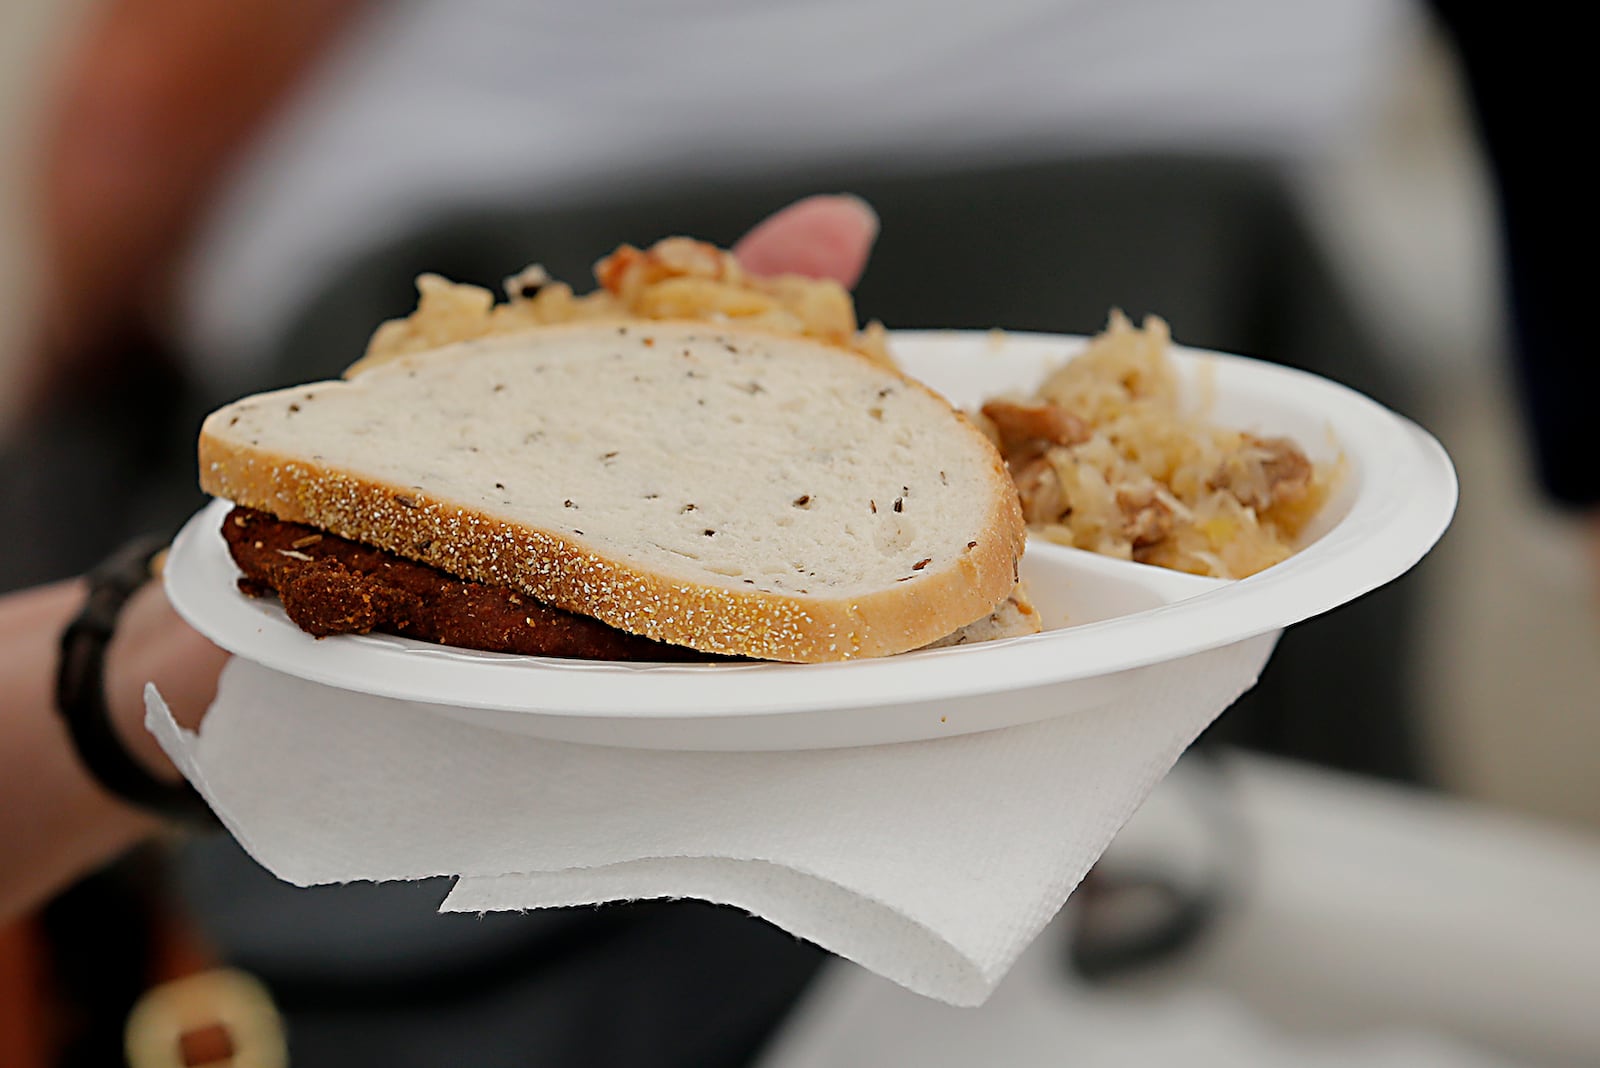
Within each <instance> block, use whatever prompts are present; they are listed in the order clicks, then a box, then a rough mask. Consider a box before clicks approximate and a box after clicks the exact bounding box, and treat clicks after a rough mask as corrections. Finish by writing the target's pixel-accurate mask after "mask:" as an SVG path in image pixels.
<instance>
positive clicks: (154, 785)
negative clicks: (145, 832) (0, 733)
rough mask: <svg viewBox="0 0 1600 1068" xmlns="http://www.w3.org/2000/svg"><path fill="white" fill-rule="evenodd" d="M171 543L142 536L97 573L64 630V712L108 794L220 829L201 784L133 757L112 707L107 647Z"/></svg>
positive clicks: (59, 689) (60, 678)
mask: <svg viewBox="0 0 1600 1068" xmlns="http://www.w3.org/2000/svg"><path fill="white" fill-rule="evenodd" d="M165 545H166V541H165V540H164V539H161V538H156V537H143V538H137V539H135V540H134V541H132V542H129V543H128V544H127V545H125V546H123V547H122V548H121V549H118V550H117V551H116V552H115V553H113V554H112V555H111V556H110V557H108V558H107V559H106V561H105V562H104V563H102V564H100V565H99V566H98V567H96V568H95V569H94V570H93V571H91V572H89V576H88V580H89V596H88V599H87V600H86V601H85V602H84V605H83V608H82V610H80V611H79V613H78V615H77V617H76V618H75V619H73V621H72V622H71V623H70V624H68V625H67V629H66V630H65V631H64V632H63V633H62V635H61V663H60V669H59V671H58V673H57V675H56V709H57V711H59V712H60V713H61V718H62V719H63V720H64V721H65V722H66V725H67V730H68V732H69V733H70V734H71V736H72V744H73V747H74V748H75V749H76V750H77V752H78V759H79V760H80V761H81V762H82V763H83V766H84V767H85V768H86V769H87V770H88V772H89V774H90V775H91V776H92V777H93V778H94V780H95V781H96V782H98V783H99V784H100V786H101V787H102V788H104V789H105V790H106V791H107V792H109V793H111V794H114V795H115V796H117V797H119V798H121V799H122V800H124V801H127V802H129V803H131V804H133V805H136V806H138V807H139V808H143V809H147V810H149V811H151V812H154V813H156V814H158V815H161V816H164V817H166V818H167V819H170V820H174V821H177V822H180V823H187V824H190V825H198V826H205V827H216V826H217V818H216V815H215V814H214V813H213V812H212V811H211V808H210V806H208V805H207V804H206V802H205V799H204V798H203V797H201V796H200V795H199V793H197V792H196V791H195V789H194V787H193V786H190V785H189V784H188V783H187V782H182V781H179V782H175V783H174V782H165V781H163V780H161V779H158V778H156V777H155V776H154V775H152V774H151V773H150V771H149V770H148V769H146V768H145V766H144V765H143V764H140V763H139V762H138V761H137V760H135V759H134V758H133V756H132V754H130V753H129V752H128V750H127V749H126V748H125V747H124V746H123V744H122V741H121V739H119V738H118V737H117V733H116V729H115V727H113V726H112V723H111V710H110V709H109V708H108V707H107V706H106V697H105V657H106V647H107V646H109V645H110V644H111V636H112V634H113V633H115V631H116V627H117V617H118V616H119V615H120V614H121V613H122V607H123V605H125V604H127V603H128V598H130V597H132V596H133V595H134V594H135V593H136V592H138V590H139V588H140V587H142V586H143V585H144V584H145V583H146V582H148V581H150V577H151V575H150V562H151V561H152V560H154V559H155V557H156V554H158V553H159V552H160V551H161V550H162V548H164V547H165Z"/></svg>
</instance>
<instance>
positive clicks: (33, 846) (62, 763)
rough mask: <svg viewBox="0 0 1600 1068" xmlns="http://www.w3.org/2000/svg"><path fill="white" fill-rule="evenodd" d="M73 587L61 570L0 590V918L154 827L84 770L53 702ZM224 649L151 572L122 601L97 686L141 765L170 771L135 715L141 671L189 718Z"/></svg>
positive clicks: (79, 594)
mask: <svg viewBox="0 0 1600 1068" xmlns="http://www.w3.org/2000/svg"><path fill="white" fill-rule="evenodd" d="M84 593H85V586H84V584H83V582H81V581H72V582H63V583H58V584H56V585H53V586H44V587H41V588H39V589H34V590H27V591H24V592H21V593H14V594H10V595H7V596H5V597H0V693H3V694H4V695H5V698H4V703H3V706H0V707H3V708H4V710H5V712H4V715H3V716H0V820H3V825H0V922H4V920H5V919H6V918H8V917H11V916H15V915H16V914H17V913H19V912H21V911H22V910H23V909H25V908H27V907H28V906H29V905H31V904H35V903H37V902H38V901H40V900H42V899H43V898H45V897H46V896H48V895H49V894H50V893H51V892H53V891H55V890H56V889H59V888H60V887H62V886H64V885H66V884H67V883H68V882H70V881H71V880H72V879H73V878H75V877H77V876H79V875H81V874H83V873H84V872H86V871H89V870H90V869H92V868H93V867H95V866H96V865H98V864H100V863H103V862H105V861H106V860H109V859H110V858H111V857H113V856H115V855H116V854H117V853H118V852H120V851H122V850H123V849H125V848H127V847H128V846H129V845H131V844H133V843H134V842H135V841H137V840H138V839H139V838H141V837H142V836H144V835H146V834H149V833H150V832H151V831H153V830H154V829H155V828H156V826H157V823H156V821H155V820H154V819H153V818H152V817H150V816H147V815H145V814H143V813H140V812H138V811H136V810H134V809H132V808H130V807H129V806H128V805H126V804H124V803H122V802H121V801H118V800H117V799H115V798H114V797H112V796H111V795H110V794H108V793H106V792H105V791H104V790H102V789H101V788H100V787H99V786H98V785H97V784H96V783H95V782H94V780H93V779H91V778H90V777H89V775H88V773H87V772H86V771H85V770H84V769H83V766H82V765H81V764H80V763H79V762H78V757H77V754H76V752H75V751H74V750H73V747H72V743H71V740H70V739H69V737H68V735H67V731H66V728H65V726H64V725H63V724H62V721H61V718H60V716H59V715H58V714H57V712H56V708H55V674H56V665H57V662H58V657H59V644H60V640H61V633H62V631H63V630H64V629H65V628H66V626H67V624H68V622H70V621H71V619H72V617H73V616H74V615H76V614H77V612H78V609H79V608H80V607H81V605H82V603H83V600H84ZM225 659H226V654H224V653H223V652H222V651H221V650H220V649H217V648H216V647H215V646H213V645H211V644H210V643H209V642H207V641H206V640H205V639H204V638H202V637H200V635H199V634H197V633H195V632H194V631H193V630H191V629H190V628H189V627H188V626H187V625H185V624H184V623H183V622H182V620H180V619H179V618H178V617H177V615H176V613H174V612H173V611H172V608H171V607H170V606H169V605H168V604H167V601H166V598H165V596H164V595H163V593H162V591H161V588H160V584H159V583H156V582H152V583H149V584H148V585H147V586H146V587H145V588H144V589H142V590H140V591H139V593H137V594H136V595H135V596H134V598H133V599H132V600H131V601H130V602H129V603H128V605H127V606H126V608H124V610H123V614H122V617H121V619H120V621H119V624H118V627H117V635H116V637H115V638H114V639H113V641H112V643H111V647H110V649H109V650H108V651H107V658H106V696H107V701H108V704H109V706H110V708H111V711H112V716H113V718H114V720H115V722H116V725H117V728H118V731H119V734H120V736H121V738H122V741H123V742H124V744H125V745H126V746H127V747H128V749H129V750H130V751H131V752H132V753H134V755H135V756H136V757H137V758H138V759H139V760H141V761H142V762H143V763H144V764H146V766H148V767H149V768H150V769H151V770H152V771H154V772H156V773H157V774H159V775H161V776H163V777H167V778H172V779H176V777H177V771H176V770H175V769H174V768H173V767H172V765H171V764H170V763H169V762H168V761H167V759H166V757H165V756H164V755H163V754H162V753H161V751H160V749H159V747H158V746H157V745H156V742H155V739H154V738H152V737H151V736H150V734H149V733H148V732H147V731H145V729H144V726H143V718H144V702H143V697H142V692H143V686H144V682H145V680H146V679H149V680H153V681H154V682H156V684H157V685H158V686H160V687H161V690H162V693H163V694H164V695H166V696H167V697H168V699H169V701H170V702H171V704H172V707H173V710H174V713H175V714H176V715H178V716H179V717H180V719H181V720H182V721H183V722H185V723H188V724H191V725H192V724H195V723H198V722H199V719H200V717H201V715H202V714H203V713H204V711H205V708H206V706H207V705H208V704H209V703H210V699H211V695H212V693H213V692H214V690H215V687H216V680H217V673H218V672H219V671H220V670H221V668H222V663H223V661H224V660H225Z"/></svg>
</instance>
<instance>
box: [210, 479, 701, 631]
mask: <svg viewBox="0 0 1600 1068" xmlns="http://www.w3.org/2000/svg"><path fill="white" fill-rule="evenodd" d="M222 536H223V538H224V539H225V540H226V541H227V543H228V552H229V554H230V555H231V556H232V557H233V562H234V563H235V564H236V565H238V568H239V571H240V573H241V575H242V576H243V577H241V578H240V579H239V587H240V589H242V590H244V591H245V592H246V593H248V594H250V595H251V596H255V597H261V596H265V595H266V594H268V593H272V594H276V595H277V597H278V600H279V601H281V602H282V603H283V610H284V612H285V614H287V615H288V617H289V618H290V619H291V620H293V621H294V623H295V625H296V626H298V627H299V628H300V629H301V630H303V631H305V632H306V633H307V634H312V635H315V636H316V637H319V638H321V637H326V636H327V635H330V634H366V633H369V632H371V631H374V630H376V631H381V632H383V633H385V634H399V635H401V636H403V637H407V638H418V639H420V640H422V641H427V642H436V643H438V644H440V645H455V646H460V647H462V648H465V649H485V650H490V651H493V652H500V653H520V654H523V655H525V656H563V657H575V658H578V659H584V660H654V661H670V660H691V659H702V658H703V657H704V655H705V654H703V653H697V652H695V651H694V650H692V649H686V648H683V647H682V646H676V645H666V644H663V643H661V642H653V641H651V640H650V639H649V638H641V637H639V636H638V635H635V634H629V633H627V632H626V631H621V630H618V629H617V628H615V627H608V626H606V625H605V624H604V623H602V622H600V621H599V620H598V619H593V618H591V617H589V616H581V615H578V614H576V613H573V612H563V611H562V610H561V609H559V608H552V607H550V606H549V605H547V604H543V603H542V602H540V601H537V600H535V599H534V598H532V597H529V596H526V595H524V594H519V593H517V592H516V591H515V590H512V589H510V588H508V587H505V586H493V585H488V584H485V583H482V582H468V581H465V580H463V579H459V578H456V577H455V576H453V575H450V574H447V573H446V572H443V571H440V570H439V569H438V568H434V567H429V566H427V565H426V564H419V563H416V562H415V561H412V560H407V559H406V558H405V557H403V556H396V555H395V554H394V553H387V552H384V551H383V550H381V549H374V548H372V547H371V546H369V545H361V544H359V543H357V542H353V541H350V540H349V539H347V538H341V537H339V536H338V535H336V534H329V533H327V532H325V531H321V530H318V529H317V528H316V527H311V526H307V525H305V524H304V523H286V522H284V521H283V520H281V519H278V518H276V517H274V516H272V515H269V514H267V513H266V512H258V511H256V510H255V509H253V508H235V509H233V511H231V512H229V513H228V515H227V517H226V519H224V520H223V524H222Z"/></svg>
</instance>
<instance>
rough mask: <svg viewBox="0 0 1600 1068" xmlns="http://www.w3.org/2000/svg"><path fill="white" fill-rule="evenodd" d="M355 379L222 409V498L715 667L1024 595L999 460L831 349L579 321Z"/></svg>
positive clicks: (872, 637) (687, 329)
mask: <svg viewBox="0 0 1600 1068" xmlns="http://www.w3.org/2000/svg"><path fill="white" fill-rule="evenodd" d="M641 284H646V285H647V283H641ZM623 288H624V289H626V286H623ZM491 319H492V316H491ZM391 333H392V332H391ZM353 371H354V373H353V374H351V375H350V376H349V377H348V378H347V380H345V381H341V382H322V383H314V384H311V385H307V386H301V387H295V388H292V389H287V390H280V391H277V392H274V393H268V394H262V395H258V396H255V397H249V398H246V399H244V400H242V401H239V402H236V403H234V404H232V405H229V406H227V407H225V408H223V409H220V410H219V411H217V412H215V413H213V414H212V415H211V416H210V417H209V418H208V419H207V420H206V422H205V425H204V426H203V427H202V430H201V437H200V469H201V483H202V486H203V487H204V488H205V489H206V490H208V491H209V492H211V493H213V494H215V495H217V496H220V497H225V498H228V499H230V500H232V501H234V502H236V503H237V504H240V505H243V506H246V507H248V508H252V509H257V510H260V511H264V512H267V513H269V514H271V515H273V516H275V517H277V518H278V519H280V520H284V521H287V522H291V523H302V524H306V525H308V526H310V527H314V528H315V530H316V531H319V532H325V533H329V534H334V535H337V536H339V537H341V538H345V539H348V540H350V541H354V542H357V543H360V544H362V545H367V546H371V547H374V548H377V549H382V550H384V551H386V552H389V553H393V554H395V555H397V556H400V557H404V558H407V559H410V560H414V561H417V562H420V563H423V564H426V565H428V566H429V567H432V568H436V569H438V570H440V571H442V572H445V573H446V574H448V575H451V576H454V577H456V578H458V579H464V580H468V581H470V582H476V583H485V584H490V585H494V586H500V587H504V588H506V589H508V590H510V591H511V592H513V593H515V594H516V595H518V596H523V597H531V598H534V599H537V600H540V601H542V602H545V603H546V604H548V605H550V606H552V607H554V608H558V609H561V610H564V611H568V612H575V613H578V614H581V615H586V616H592V617H594V618H596V619H598V620H600V621H602V622H604V623H606V624H608V625H610V626H612V627H615V628H618V629H620V630H623V631H626V632H628V633H630V634H634V635H638V636H641V637H644V638H649V639H652V640H655V641H660V642H666V643H669V644H673V645H681V646H686V647H689V648H692V649H696V650H699V651H701V652H707V653H716V654H725V655H737V656H749V657H757V658H762V659H776V660H791V661H825V660H841V659H847V658H852V657H863V656H885V655H890V654H893V653H898V652H903V651H906V650H910V649H915V648H919V647H921V646H925V645H927V644H929V643H931V642H934V641H937V640H939V639H941V638H944V637H946V636H948V635H951V634H952V632H955V631H958V630H960V629H962V628H964V627H967V626H968V625H969V624H980V629H982V627H981V624H983V623H984V621H987V620H989V619H990V618H991V615H992V614H994V613H996V611H997V606H1000V605H1001V603H1002V602H1003V601H1005V600H1007V598H1008V597H1010V596H1011V595H1012V593H1013V590H1014V587H1015V584H1016V566H1017V560H1018V557H1019V556H1020V555H1021V552H1022V547H1023V538H1024V527H1023V520H1022V515H1021V512H1020V509H1019V507H1018V502H1017V495H1016V492H1015V490H1014V489H1013V487H1012V485H1011V482H1010V480H1009V479H1008V478H1007V476H1006V472H1005V469H1004V466H1003V464H1002V462H1001V460H1000V457H999V455H998V454H997V453H996V451H995V450H994V448H993V447H992V446H991V445H990V443H989V442H988V441H987V440H986V439H985V437H984V436H983V435H982V434H981V433H980V432H978V431H977V430H976V429H975V428H974V427H973V426H972V425H971V424H970V423H969V422H967V421H966V420H965V419H963V418H962V417H961V416H959V415H958V414H957V413H956V412H955V411H954V410H953V409H951V408H950V406H949V405H948V404H947V403H946V402H945V401H944V400H943V399H942V398H940V397H938V396H937V395H935V394H934V393H932V392H931V391H929V390H927V389H925V388H924V387H922V386H920V385H918V384H917V383H915V382H912V381H911V380H909V379H907V378H905V377H904V376H902V375H900V374H899V373H897V372H896V371H894V370H892V369H890V368H888V367H886V366H883V365H881V364H878V363H875V362H873V361H871V360H868V359H863V358H862V357H861V355H859V354H858V353H856V352H854V351H848V350H845V349H843V348H840V347H838V346H836V345H833V344H828V343H825V342H823V341H819V340H814V339H812V338H810V337H795V336H784V335H782V334H779V333H775V332H772V331H770V330H767V329H759V330H754V329H747V328H744V327H742V326H735V325H733V324H731V323H725V322H709V323H695V322H683V321H660V322H640V321H628V322H617V321H580V322H575V323H569V324H567V325H563V326H544V327H539V328H536V329H526V330H521V331H518V332H508V333H498V332H494V331H488V332H481V333H478V334H477V335H476V336H474V337H473V338H472V339H471V340H468V341H464V342H456V343H453V344H446V345H444V346H443V347H433V348H425V349H420V350H418V351H410V352H400V353H397V354H392V355H388V356H387V358H384V359H381V360H378V361H363V364H362V365H359V366H358V367H357V368H355V369H353ZM305 536H309V535H305ZM290 551H301V550H294V549H293V548H292V547H291V550H290ZM306 555H311V554H309V553H307V554H306ZM286 559H293V558H286ZM301 562H302V563H303V562H304V561H301ZM1002 615H1004V613H1003V612H1002ZM1011 617H1014V618H1011V619H1010V621H1011V622H1018V621H1020V623H1021V624H1022V625H1028V624H1030V623H1031V624H1032V625H1033V627H1034V629H1036V625H1037V619H1036V616H1035V615H1033V614H1031V613H1028V612H1017V613H1011ZM1008 618H1009V617H1008Z"/></svg>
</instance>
